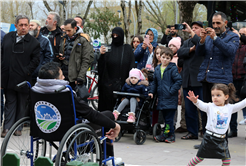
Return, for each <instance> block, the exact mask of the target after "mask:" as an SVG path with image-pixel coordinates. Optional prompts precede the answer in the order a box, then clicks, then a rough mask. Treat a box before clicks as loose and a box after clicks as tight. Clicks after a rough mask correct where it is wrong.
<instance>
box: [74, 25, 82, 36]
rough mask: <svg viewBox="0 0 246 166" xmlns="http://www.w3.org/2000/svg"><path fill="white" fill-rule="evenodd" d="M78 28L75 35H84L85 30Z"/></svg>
mask: <svg viewBox="0 0 246 166" xmlns="http://www.w3.org/2000/svg"><path fill="white" fill-rule="evenodd" d="M77 28H78V29H77V31H76V33H75V35H77V34H80V33H83V29H82V28H81V27H79V26H77Z"/></svg>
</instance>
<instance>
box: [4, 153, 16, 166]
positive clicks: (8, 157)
mask: <svg viewBox="0 0 246 166" xmlns="http://www.w3.org/2000/svg"><path fill="white" fill-rule="evenodd" d="M8 165H11V166H20V157H19V156H18V155H17V154H15V153H6V154H5V155H4V156H3V166H8Z"/></svg>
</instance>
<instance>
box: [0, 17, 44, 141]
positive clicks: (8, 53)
mask: <svg viewBox="0 0 246 166" xmlns="http://www.w3.org/2000/svg"><path fill="white" fill-rule="evenodd" d="M29 23H30V20H29V18H28V17H27V16H25V15H18V16H17V17H16V19H15V27H16V29H17V31H14V32H9V33H8V34H6V35H5V36H4V39H3V42H2V46H1V56H2V57H1V59H2V63H1V64H2V65H1V74H2V75H1V83H2V84H1V88H4V93H5V99H6V101H5V108H4V115H5V116H4V118H5V119H4V125H3V131H2V134H1V137H5V136H6V134H7V132H8V131H9V129H10V128H11V127H12V125H13V124H14V123H15V122H16V121H18V120H19V119H21V118H23V117H24V116H25V112H26V107H25V106H26V101H27V97H28V90H27V88H26V87H24V88H21V89H20V88H17V87H16V85H17V84H19V83H21V82H23V81H26V80H27V81H31V75H32V73H33V72H34V70H35V69H36V68H37V67H38V65H39V54H40V44H39V42H38V41H37V40H36V39H35V38H34V37H32V36H31V35H30V34H29V33H28V31H29ZM21 129H22V128H21V127H20V128H19V129H18V130H17V131H16V132H15V133H14V135H16V136H20V135H21Z"/></svg>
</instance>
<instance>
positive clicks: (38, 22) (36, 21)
mask: <svg viewBox="0 0 246 166" xmlns="http://www.w3.org/2000/svg"><path fill="white" fill-rule="evenodd" d="M30 22H35V23H37V24H38V25H39V26H41V23H40V21H38V20H30Z"/></svg>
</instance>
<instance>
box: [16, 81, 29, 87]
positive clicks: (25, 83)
mask: <svg viewBox="0 0 246 166" xmlns="http://www.w3.org/2000/svg"><path fill="white" fill-rule="evenodd" d="M26 85H28V87H29V88H31V84H30V83H29V82H28V81H23V82H21V83H19V84H17V85H16V86H17V87H18V88H23V87H24V86H26Z"/></svg>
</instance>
